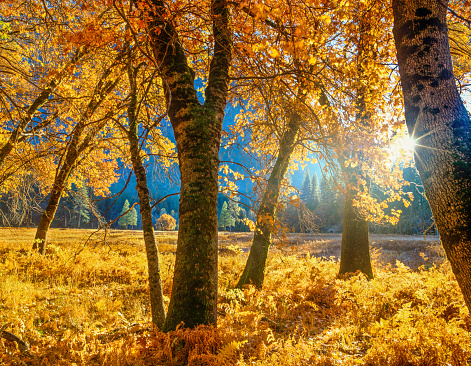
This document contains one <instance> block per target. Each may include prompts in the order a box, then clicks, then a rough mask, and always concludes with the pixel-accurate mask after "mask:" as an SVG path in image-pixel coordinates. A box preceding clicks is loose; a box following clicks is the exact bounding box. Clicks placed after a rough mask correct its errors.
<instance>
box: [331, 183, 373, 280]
mask: <svg viewBox="0 0 471 366" xmlns="http://www.w3.org/2000/svg"><path fill="white" fill-rule="evenodd" d="M354 197H355V191H353V190H351V189H348V188H347V192H346V194H345V208H344V217H343V232H342V249H341V255H340V271H339V276H342V275H345V274H347V273H355V272H357V271H361V272H362V273H364V274H365V275H367V276H368V278H373V269H372V267H371V258H370V238H369V227H368V220H366V218H365V217H363V216H362V215H361V214H360V212H359V211H358V208H357V207H355V206H354V205H353V199H354Z"/></svg>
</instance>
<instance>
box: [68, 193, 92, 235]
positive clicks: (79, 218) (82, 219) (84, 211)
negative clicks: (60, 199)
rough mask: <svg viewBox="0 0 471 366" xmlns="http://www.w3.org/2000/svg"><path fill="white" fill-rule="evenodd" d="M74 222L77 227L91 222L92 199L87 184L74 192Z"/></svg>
mask: <svg viewBox="0 0 471 366" xmlns="http://www.w3.org/2000/svg"><path fill="white" fill-rule="evenodd" d="M72 201H73V208H72V223H73V225H74V226H76V227H77V228H80V227H81V226H82V225H83V224H88V223H89V222H90V199H89V197H88V190H87V187H86V186H85V184H82V185H81V186H80V187H78V189H77V191H76V192H74V193H73V200H72Z"/></svg>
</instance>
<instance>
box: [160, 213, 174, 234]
mask: <svg viewBox="0 0 471 366" xmlns="http://www.w3.org/2000/svg"><path fill="white" fill-rule="evenodd" d="M155 227H156V229H157V230H163V231H170V230H175V228H176V227H177V220H175V219H174V218H173V217H172V216H170V215H167V214H163V215H162V216H160V217H159V218H158V219H157V223H156V225H155Z"/></svg>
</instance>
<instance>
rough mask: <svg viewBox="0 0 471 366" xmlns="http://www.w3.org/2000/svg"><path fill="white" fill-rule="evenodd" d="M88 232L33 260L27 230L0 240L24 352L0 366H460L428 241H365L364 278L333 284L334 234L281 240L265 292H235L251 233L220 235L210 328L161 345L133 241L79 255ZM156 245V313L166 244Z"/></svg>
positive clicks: (3, 292) (462, 331) (3, 318)
mask: <svg viewBox="0 0 471 366" xmlns="http://www.w3.org/2000/svg"><path fill="white" fill-rule="evenodd" d="M90 233H91V231H85V230H58V229H56V230H52V232H51V236H50V238H51V240H50V241H51V245H50V246H49V247H48V250H47V255H46V256H45V257H42V256H39V255H37V254H36V253H33V252H32V251H31V250H30V246H31V241H32V239H33V237H34V230H32V229H31V230H30V229H0V235H1V239H0V276H1V279H2V280H1V281H0V330H6V331H9V332H12V333H14V334H16V335H18V336H19V337H21V338H22V339H23V340H25V341H28V342H29V343H30V344H31V354H32V356H28V355H24V354H22V353H21V352H20V351H19V350H18V349H16V347H15V345H14V344H12V343H10V342H9V341H7V340H5V339H0V365H20V364H28V365H175V366H177V365H192V366H196V365H240V366H248V365H358V364H364V365H378V366H379V365H394V366H402V365H404V366H405V365H424V366H425V365H453V366H458V365H467V364H469V363H471V339H470V334H469V330H471V318H470V317H469V315H468V312H467V309H466V307H465V305H464V301H463V298H462V296H461V294H460V291H459V288H458V286H457V284H456V281H455V279H454V277H453V275H452V273H451V270H450V267H449V265H448V263H446V262H445V261H444V259H443V255H442V252H441V250H440V247H439V242H437V241H436V240H435V239H434V238H427V243H425V242H424V241H423V239H422V240H421V239H420V238H409V237H384V236H373V237H372V242H374V244H373V245H372V246H373V252H374V255H373V258H374V267H375V279H374V280H371V281H367V280H366V279H365V277H364V276H362V275H357V276H353V277H351V278H350V279H348V280H338V279H337V278H336V275H337V271H338V255H339V253H340V252H339V250H340V249H339V248H340V237H339V236H338V235H337V236H336V235H330V236H329V235H316V236H313V235H294V234H293V235H290V236H289V237H288V240H287V241H286V242H284V243H278V245H277V248H276V249H274V250H273V253H272V254H271V255H270V257H269V260H268V264H267V275H266V281H265V287H264V289H263V290H262V291H256V290H255V289H254V288H253V287H248V288H246V289H245V290H244V291H239V290H233V289H232V286H233V285H234V284H235V283H236V281H237V279H238V276H239V275H240V273H241V271H242V269H243V266H244V264H245V260H246V257H247V254H246V252H245V251H246V248H247V247H248V245H250V239H251V236H250V234H231V233H222V234H221V235H220V242H221V247H222V248H221V251H220V252H221V256H220V260H219V263H220V265H219V305H218V312H219V323H218V328H217V329H214V328H206V327H200V328H198V329H196V330H188V329H184V328H180V329H178V330H176V331H174V332H170V333H168V334H162V333H159V332H153V331H152V329H151V327H150V322H149V320H150V319H149V301H148V285H147V280H146V276H147V269H146V257H145V252H144V246H143V241H142V239H141V237H140V233H139V232H134V231H114V232H111V233H108V235H107V239H106V242H104V241H103V237H102V236H101V237H98V236H94V237H92V239H91V240H89V242H88V243H87V244H86V245H84V242H85V240H86V238H87V237H88V235H89V234H90ZM157 237H158V240H159V249H160V250H161V252H163V253H164V254H163V255H162V272H163V286H164V293H165V296H166V297H167V304H168V297H169V296H170V291H171V282H172V272H173V264H174V253H175V248H176V245H175V243H176V233H158V234H157ZM421 253H422V255H421ZM398 259H399V260H400V261H398V262H396V260H398ZM401 261H402V262H401ZM404 263H408V265H407V266H406V265H405V264H404ZM411 268H413V269H411Z"/></svg>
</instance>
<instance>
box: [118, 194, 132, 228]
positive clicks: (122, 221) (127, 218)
mask: <svg viewBox="0 0 471 366" xmlns="http://www.w3.org/2000/svg"><path fill="white" fill-rule="evenodd" d="M128 210H129V201H128V200H126V201H124V205H123V209H122V210H121V215H123V214H124V213H125V212H126V211H128ZM118 225H119V227H120V229H127V228H128V225H131V211H130V212H128V213H127V214H126V215H124V216H122V217H120V218H119V220H118Z"/></svg>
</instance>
